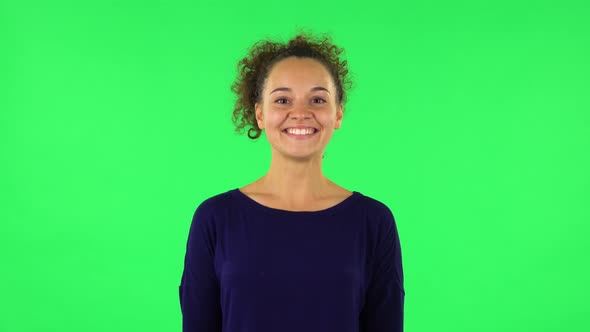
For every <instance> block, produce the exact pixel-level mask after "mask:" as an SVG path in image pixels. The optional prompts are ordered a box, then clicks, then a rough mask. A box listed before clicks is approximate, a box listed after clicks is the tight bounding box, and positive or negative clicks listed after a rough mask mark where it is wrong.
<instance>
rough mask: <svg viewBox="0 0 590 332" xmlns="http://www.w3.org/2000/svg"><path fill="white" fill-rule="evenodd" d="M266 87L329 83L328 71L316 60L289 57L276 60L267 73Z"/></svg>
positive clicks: (326, 84)
mask: <svg viewBox="0 0 590 332" xmlns="http://www.w3.org/2000/svg"><path fill="white" fill-rule="evenodd" d="M267 80H268V85H267V87H268V88H272V87H273V86H275V85H277V86H278V85H297V84H306V85H320V86H326V87H327V86H328V85H331V83H332V80H331V79H330V73H329V72H328V70H327V69H326V68H325V67H324V65H323V64H322V63H321V62H319V61H318V60H314V59H310V58H295V57H289V58H286V59H283V60H281V61H279V62H277V63H276V64H275V65H274V66H273V68H272V69H271V71H270V73H269V75H268V78H267Z"/></svg>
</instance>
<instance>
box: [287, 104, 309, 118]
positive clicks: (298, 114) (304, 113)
mask: <svg viewBox="0 0 590 332" xmlns="http://www.w3.org/2000/svg"><path fill="white" fill-rule="evenodd" d="M290 116H291V118H292V119H298V118H302V119H309V118H311V111H309V110H307V109H306V108H305V107H299V108H296V109H295V110H294V111H293V112H291V115H290Z"/></svg>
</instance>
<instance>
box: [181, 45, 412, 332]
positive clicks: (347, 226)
mask: <svg viewBox="0 0 590 332" xmlns="http://www.w3.org/2000/svg"><path fill="white" fill-rule="evenodd" d="M341 52H342V49H339V48H338V47H336V46H334V45H332V44H331V43H330V42H329V38H325V39H324V40H322V41H315V40H313V38H311V37H310V36H307V35H306V34H299V35H298V36H296V37H295V38H293V39H292V40H290V41H289V42H288V43H287V44H284V45H283V44H279V43H274V42H269V41H266V42H264V43H257V44H255V45H254V47H252V49H251V50H250V54H249V56H248V57H246V58H244V59H242V60H241V61H240V63H239V68H241V69H240V77H238V79H237V81H236V82H235V83H234V84H233V85H232V91H234V92H235V93H236V94H237V95H238V100H237V102H236V107H235V110H234V114H233V120H234V122H235V123H236V124H237V130H238V131H240V130H241V129H242V128H243V127H244V126H246V125H249V126H251V127H252V128H251V129H250V130H249V131H248V137H250V138H252V139H257V138H258V137H259V136H260V133H261V131H262V130H265V133H266V137H267V139H268V141H269V143H270V145H271V151H272V161H271V164H270V168H269V170H268V172H267V173H266V174H265V175H264V176H263V177H261V178H260V179H258V180H256V181H254V182H253V183H250V184H248V185H246V186H244V187H241V188H235V189H232V190H229V191H226V192H224V193H221V194H219V195H216V196H213V197H210V198H208V199H206V200H204V201H203V202H202V203H201V204H200V205H199V206H198V208H197V209H196V211H195V213H194V215H193V219H192V223H191V227H190V231H189V236H188V241H187V246H186V255H185V260H184V271H183V274H182V278H181V284H180V287H179V292H180V294H179V295H180V305H181V311H182V315H183V320H182V321H183V331H185V332H205V331H206V332H214V331H219V332H221V331H225V332H238V331H252V332H289V331H297V332H302V331H305V332H314V331H317V332H358V331H365V332H399V331H402V330H403V307H404V297H405V290H404V287H403V269H402V259H401V248H400V241H399V237H398V233H397V228H396V224H395V220H394V217H393V214H392V213H391V211H390V209H389V208H388V207H387V206H386V205H385V204H383V203H381V202H380V201H378V200H376V199H373V198H370V197H369V196H365V195H363V194H361V193H360V192H357V191H349V190H347V189H345V188H343V187H341V186H339V185H337V184H336V183H334V182H332V181H330V180H329V179H328V178H327V177H326V176H325V175H324V174H323V173H322V159H323V152H324V149H325V147H326V146H327V144H328V142H329V141H330V139H331V137H332V134H333V132H334V130H335V129H338V128H340V126H341V124H342V118H343V104H344V103H345V102H346V96H345V92H344V88H343V82H344V81H345V79H346V75H347V73H348V70H347V69H346V61H342V62H341V61H340V60H339V58H338V55H339V54H340V53H341ZM251 133H253V135H250V134H251Z"/></svg>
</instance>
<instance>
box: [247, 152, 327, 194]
mask: <svg viewBox="0 0 590 332" xmlns="http://www.w3.org/2000/svg"><path fill="white" fill-rule="evenodd" d="M258 182H259V185H260V186H261V187H262V188H264V191H265V192H267V193H269V194H271V195H272V196H274V197H277V198H279V199H280V200H281V201H284V202H286V203H290V204H305V203H308V202H313V201H314V200H316V199H319V198H321V197H325V196H326V195H327V194H328V192H329V190H330V189H333V186H332V185H333V182H332V181H330V180H329V179H328V178H326V177H325V176H324V174H323V172H322V156H321V155H319V157H314V158H311V159H306V160H296V159H292V158H290V159H287V158H279V157H278V156H273V158H272V161H271V164H270V168H269V170H268V173H267V174H266V175H264V176H263V177H262V178H260V179H259V180H258Z"/></svg>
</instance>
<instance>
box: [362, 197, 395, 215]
mask: <svg viewBox="0 0 590 332" xmlns="http://www.w3.org/2000/svg"><path fill="white" fill-rule="evenodd" d="M359 194H360V195H359V196H360V197H359V199H358V201H359V204H361V205H362V206H363V208H364V209H365V211H366V213H367V215H368V216H370V217H373V218H376V219H383V218H384V219H389V218H393V213H392V211H391V209H390V208H389V206H388V205H387V204H385V203H384V202H383V201H381V200H380V199H378V198H375V197H372V196H368V195H365V194H361V193H359Z"/></svg>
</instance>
